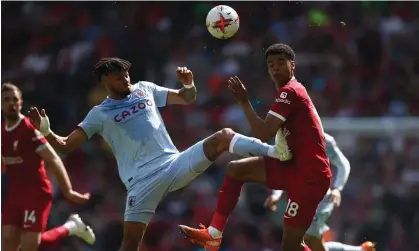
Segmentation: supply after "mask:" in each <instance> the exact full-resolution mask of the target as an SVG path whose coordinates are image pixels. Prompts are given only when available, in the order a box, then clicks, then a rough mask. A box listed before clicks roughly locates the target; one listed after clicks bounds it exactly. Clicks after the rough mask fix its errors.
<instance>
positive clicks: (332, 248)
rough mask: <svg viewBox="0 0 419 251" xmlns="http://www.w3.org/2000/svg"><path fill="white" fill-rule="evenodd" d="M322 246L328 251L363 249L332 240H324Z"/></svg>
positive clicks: (359, 250) (361, 250) (360, 250)
mask: <svg viewBox="0 0 419 251" xmlns="http://www.w3.org/2000/svg"><path fill="white" fill-rule="evenodd" d="M324 246H325V247H326V249H327V250H329V251H364V249H363V248H362V247H361V246H351V245H346V244H343V243H340V242H334V241H331V242H326V243H324Z"/></svg>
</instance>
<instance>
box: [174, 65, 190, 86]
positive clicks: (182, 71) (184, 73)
mask: <svg viewBox="0 0 419 251" xmlns="http://www.w3.org/2000/svg"><path fill="white" fill-rule="evenodd" d="M176 76H177V78H178V79H179V81H180V82H181V83H182V85H193V84H194V82H193V73H192V71H191V70H189V69H188V68H187V67H185V66H184V67H178V68H177V69H176Z"/></svg>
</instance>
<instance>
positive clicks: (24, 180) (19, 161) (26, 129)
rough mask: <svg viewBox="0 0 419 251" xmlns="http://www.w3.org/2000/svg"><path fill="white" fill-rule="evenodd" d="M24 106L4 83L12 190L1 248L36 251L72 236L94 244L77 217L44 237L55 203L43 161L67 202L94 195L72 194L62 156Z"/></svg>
mask: <svg viewBox="0 0 419 251" xmlns="http://www.w3.org/2000/svg"><path fill="white" fill-rule="evenodd" d="M22 104H23V100H22V93H21V91H20V90H19V88H18V87H17V86H15V85H13V84H10V83H5V84H3V85H2V87H1V109H2V113H3V116H4V121H3V122H2V131H1V136H2V138H1V155H2V162H3V164H4V165H5V170H6V172H7V175H8V178H9V187H8V193H7V198H6V202H5V205H4V210H3V212H2V222H1V223H2V230H1V231H2V243H1V249H2V250H4V251H16V250H18V248H19V246H20V248H21V250H22V251H36V250H38V247H39V245H40V244H41V243H42V244H44V243H45V244H46V243H54V242H56V241H58V240H59V239H61V238H63V237H65V236H68V235H75V236H78V237H80V238H81V239H83V240H85V241H86V242H88V243H90V244H93V242H94V241H95V236H94V234H93V231H92V230H91V229H90V227H88V226H86V225H85V224H84V222H83V221H82V220H81V219H80V217H79V216H78V215H71V216H70V218H69V219H68V220H67V222H66V223H65V224H64V225H62V226H60V227H57V228H54V229H51V230H49V231H47V232H44V230H45V227H46V224H47V220H48V215H49V212H50V209H51V204H52V186H51V182H50V180H49V179H48V177H47V173H46V170H45V167H44V161H45V163H46V164H47V165H46V167H47V168H48V169H49V171H51V173H52V174H53V175H54V176H55V178H56V180H57V182H58V183H59V185H60V187H61V190H62V192H63V194H64V196H65V197H66V198H67V199H69V200H71V201H73V202H75V203H80V204H83V203H86V202H87V201H88V200H89V197H90V195H89V194H80V193H78V192H76V191H74V190H73V189H72V187H71V183H70V180H69V177H68V175H67V172H66V170H65V168H64V165H63V163H62V161H61V159H60V157H58V155H57V154H56V152H55V151H54V150H53V149H52V147H51V146H50V145H49V144H48V143H47V141H46V139H45V138H44V137H43V136H42V135H41V134H40V133H39V132H38V131H37V130H36V129H35V128H34V127H33V126H32V124H31V122H30V121H29V119H28V118H26V117H25V116H23V115H22V114H21V109H22Z"/></svg>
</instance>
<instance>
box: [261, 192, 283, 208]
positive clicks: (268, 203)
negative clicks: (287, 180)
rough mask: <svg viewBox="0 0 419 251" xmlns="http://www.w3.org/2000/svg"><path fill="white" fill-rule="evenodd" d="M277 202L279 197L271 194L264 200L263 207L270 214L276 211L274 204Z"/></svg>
mask: <svg viewBox="0 0 419 251" xmlns="http://www.w3.org/2000/svg"><path fill="white" fill-rule="evenodd" d="M278 200H279V197H278V196H275V195H274V194H272V195H270V196H269V197H268V198H266V200H265V203H264V204H263V206H264V207H266V208H267V209H269V210H271V211H272V212H275V211H276V209H277V206H276V203H277V202H278Z"/></svg>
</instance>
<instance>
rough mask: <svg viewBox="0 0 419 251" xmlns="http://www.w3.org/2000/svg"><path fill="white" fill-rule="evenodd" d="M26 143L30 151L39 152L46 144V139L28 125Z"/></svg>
mask: <svg viewBox="0 0 419 251" xmlns="http://www.w3.org/2000/svg"><path fill="white" fill-rule="evenodd" d="M27 135H28V143H29V147H30V149H31V151H34V152H39V151H41V150H42V149H44V148H45V147H46V146H47V140H46V139H45V137H44V136H42V134H41V133H40V132H39V131H38V130H36V129H35V127H33V126H32V125H29V127H28V134H27Z"/></svg>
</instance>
